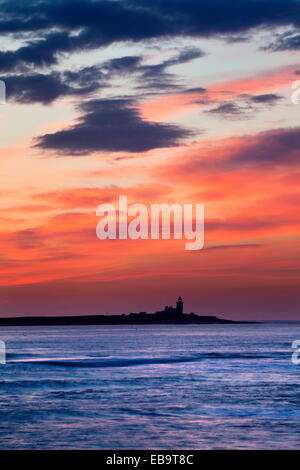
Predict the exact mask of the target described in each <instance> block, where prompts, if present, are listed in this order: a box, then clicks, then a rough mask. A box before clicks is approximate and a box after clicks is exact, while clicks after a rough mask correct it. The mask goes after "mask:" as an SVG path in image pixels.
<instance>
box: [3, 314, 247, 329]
mask: <svg viewBox="0 0 300 470" xmlns="http://www.w3.org/2000/svg"><path fill="white" fill-rule="evenodd" d="M188 323H194V324H202V325H203V324H216V323H220V324H229V323H230V324H235V323H253V322H249V321H233V320H224V319H223V318H218V317H212V316H199V315H195V314H194V313H190V314H185V313H182V314H180V316H179V315H172V316H170V315H166V314H161V313H160V312H158V313H152V314H146V315H143V314H139V313H131V314H129V315H84V316H64V317H12V318H0V326H51V325H53V326H54V325H154V324H161V325H165V324H188Z"/></svg>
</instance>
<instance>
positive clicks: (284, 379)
mask: <svg viewBox="0 0 300 470" xmlns="http://www.w3.org/2000/svg"><path fill="white" fill-rule="evenodd" d="M295 339H299V340H300V323H280V324H278V323H268V324H267V323H266V324H253V325H180V326H178V325H168V326H167V325H153V326H150V325H147V326H137V327H136V326H86V327H82V326H73V327H5V328H1V329H0V340H4V341H5V342H6V347H7V363H6V365H0V448H1V449H70V448H73V449H79V448H82V449H92V448H98V449H101V448H104V449H108V448H112V449H114V448H116V449H129V448H134V449H147V448H151V449H218V448H245V449H247V448H250V449H251V448H259V449H270V448H275V449H281V448H286V449H295V448H299V447H300V426H299V423H300V393H299V384H300V381H299V374H300V366H296V365H293V364H292V362H291V353H292V349H291V343H292V342H293V341H294V340H295Z"/></svg>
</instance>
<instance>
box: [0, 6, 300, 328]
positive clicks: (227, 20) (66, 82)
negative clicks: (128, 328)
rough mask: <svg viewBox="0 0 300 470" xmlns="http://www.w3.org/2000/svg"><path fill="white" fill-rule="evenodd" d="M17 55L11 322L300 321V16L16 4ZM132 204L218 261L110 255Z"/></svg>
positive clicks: (6, 20) (164, 247)
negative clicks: (155, 210) (199, 236)
mask: <svg viewBox="0 0 300 470" xmlns="http://www.w3.org/2000/svg"><path fill="white" fill-rule="evenodd" d="M0 43H1V50H0V79H1V80H3V81H4V82H5V84H6V92H7V100H6V104H4V105H0V129H1V144H0V155H1V160H0V161H1V163H0V164H1V173H0V181H1V186H0V208H1V212H0V218H1V225H0V261H1V269H0V277H1V285H0V316H1V317H6V316H23V315H72V314H75V315H79V314H80V315H82V314H117V313H130V312H139V311H144V310H147V311H148V312H153V311H156V310H160V309H161V308H162V307H163V306H164V305H167V304H174V303H175V301H176V299H177V297H178V296H179V295H181V296H182V297H183V300H184V302H185V307H184V310H185V312H187V313H189V312H195V313H198V314H200V315H217V316H220V317H224V318H231V319H239V320H243V319H245V320H248V319H254V320H268V319H274V320H285V319H290V320H293V319H299V306H300V305H299V304H300V302H299V300H300V294H299V280H300V279H299V278H300V237H299V228H300V215H299V210H298V209H299V203H300V192H299V184H300V127H299V125H300V124H299V118H300V106H299V105H297V104H294V103H293V102H292V93H293V91H294V89H293V88H292V84H293V82H295V81H296V80H300V64H299V49H300V2H299V1H297V0H285V1H283V0H240V1H238V2H236V1H231V0H226V1H225V0H211V1H210V2H207V1H199V0H198V1H194V0H172V1H167V0H152V1H149V0H148V1H145V0H139V1H137V0H122V1H118V0H105V1H102V0H93V1H92V0H75V1H69V0H64V1H61V0H51V1H50V0H27V1H20V0H15V1H14V2H11V1H9V0H0ZM298 85H300V81H299V84H298ZM120 195H126V196H127V197H128V202H129V204H131V203H143V204H145V205H146V206H147V207H149V206H150V204H154V203H159V204H162V203H167V204H172V203H179V204H184V203H192V204H194V205H195V204H196V203H202V204H204V206H205V245H204V248H203V249H202V250H199V251H186V250H185V249H184V245H185V240H174V239H170V240H161V239H160V240H99V239H98V238H97V237H96V225H97V222H98V221H99V217H97V216H96V209H97V207H98V205H99V204H102V203H111V204H114V205H117V203H118V198H119V196H120Z"/></svg>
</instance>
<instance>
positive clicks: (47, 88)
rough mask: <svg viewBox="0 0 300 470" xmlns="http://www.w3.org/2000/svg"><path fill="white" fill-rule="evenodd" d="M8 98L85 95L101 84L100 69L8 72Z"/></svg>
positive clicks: (36, 99) (47, 99) (25, 100)
mask: <svg viewBox="0 0 300 470" xmlns="http://www.w3.org/2000/svg"><path fill="white" fill-rule="evenodd" d="M3 78H4V80H5V83H6V91H7V98H8V99H9V100H13V101H16V102H18V103H23V104H28V103H37V102H39V103H43V104H45V105H46V104H49V103H52V102H53V101H54V100H56V99H57V98H59V97H62V96H69V95H73V96H77V95H87V94H89V93H91V92H93V91H96V90H98V89H99V88H100V87H101V86H104V85H103V84H102V83H101V79H102V73H101V72H100V70H99V68H98V67H96V66H92V67H85V68H83V69H81V70H79V71H77V72H71V71H68V72H64V73H59V72H52V73H51V74H48V75H46V74H41V73H33V74H29V75H8V76H6V77H3Z"/></svg>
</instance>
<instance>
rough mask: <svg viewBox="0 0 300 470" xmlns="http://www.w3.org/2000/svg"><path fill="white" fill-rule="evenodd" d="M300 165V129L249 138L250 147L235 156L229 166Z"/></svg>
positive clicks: (247, 146)
mask: <svg viewBox="0 0 300 470" xmlns="http://www.w3.org/2000/svg"><path fill="white" fill-rule="evenodd" d="M299 163H300V128H292V129H278V130H276V131H269V132H264V133H261V134H259V135H258V136H257V137H253V138H249V139H248V145H246V146H245V147H244V148H242V149H241V150H240V151H239V152H237V153H236V154H233V155H232V156H231V157H230V159H229V160H228V161H227V162H226V163H225V165H229V166H231V167H232V166H239V167H241V166H242V167H243V166H256V165H276V166H278V165H282V166H285V165H294V164H299Z"/></svg>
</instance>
